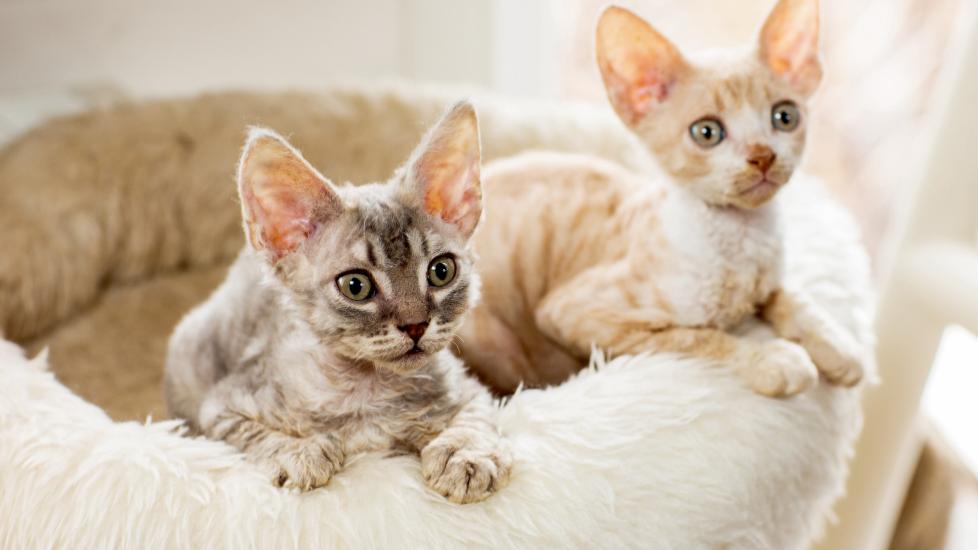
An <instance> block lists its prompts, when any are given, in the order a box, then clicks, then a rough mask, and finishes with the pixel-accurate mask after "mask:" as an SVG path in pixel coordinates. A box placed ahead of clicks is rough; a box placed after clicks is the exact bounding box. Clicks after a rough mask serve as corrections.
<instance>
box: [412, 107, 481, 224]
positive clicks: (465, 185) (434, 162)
mask: <svg viewBox="0 0 978 550" xmlns="http://www.w3.org/2000/svg"><path fill="white" fill-rule="evenodd" d="M480 164H481V153H480V148H479V126H478V121H477V120H476V116H475V111H474V110H473V109H472V106H471V105H468V104H460V105H459V106H456V107H455V108H454V109H453V110H452V111H451V112H449V114H448V115H446V116H445V118H444V119H443V120H442V122H441V123H440V124H439V125H438V127H437V128H436V129H435V131H434V133H433V134H432V137H431V140H430V142H429V143H428V145H427V146H426V148H425V150H424V151H423V152H422V154H421V156H420V158H419V159H418V161H417V163H416V164H415V178H416V179H417V180H418V181H419V182H420V183H421V185H422V186H423V189H424V191H423V193H424V196H423V204H424V209H425V211H426V212H428V214H431V215H432V216H436V217H438V218H440V219H442V220H443V221H445V222H447V223H450V224H452V225H454V226H455V227H456V228H458V230H459V231H460V232H461V233H462V234H463V235H465V236H466V237H468V236H470V235H471V234H472V232H473V231H475V227H476V225H478V223H479V217H480V216H481V214H482V186H481V181H480Z"/></svg>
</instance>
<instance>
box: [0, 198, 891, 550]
mask: <svg viewBox="0 0 978 550" xmlns="http://www.w3.org/2000/svg"><path fill="white" fill-rule="evenodd" d="M784 200H786V201H787V203H788V205H787V208H788V215H787V216H786V219H787V220H788V221H789V222H790V225H791V227H790V230H789V246H788V251H789V254H788V272H789V274H790V277H791V278H792V279H793V281H794V282H795V283H796V284H800V285H803V286H804V287H805V288H807V289H808V290H810V291H811V292H812V293H813V295H814V296H815V297H816V299H818V300H819V301H820V302H821V303H822V304H823V305H825V306H826V307H828V308H830V310H831V312H832V313H833V314H834V315H835V316H836V318H837V319H839V320H840V321H841V322H843V323H845V325H846V326H848V327H849V328H850V329H851V330H852V331H853V333H854V334H855V336H856V337H857V338H858V339H859V340H860V341H861V342H862V343H863V344H864V345H865V346H866V350H867V355H868V354H869V350H870V349H871V345H872V338H871V336H870V318H869V312H870V310H871V297H870V292H869V277H868V268H867V261H866V258H865V257H864V255H863V253H862V251H861V248H860V246H859V244H858V238H857V234H856V230H855V228H854V225H853V224H852V222H851V220H850V219H849V217H848V216H847V215H845V214H844V213H842V212H841V211H840V210H839V209H837V208H836V207H835V206H832V205H831V203H829V202H828V201H827V200H826V199H825V197H824V196H822V192H821V191H820V189H819V188H817V187H815V186H811V185H807V184H804V182H797V181H796V182H794V183H793V184H792V186H791V187H790V188H789V190H788V191H787V192H786V196H785V197H784ZM764 330H765V329H763V327H754V329H752V332H763V331H764ZM859 394H860V392H859V390H858V389H857V390H845V389H839V388H834V387H830V386H827V385H826V384H824V383H823V384H820V385H819V386H818V387H817V388H815V389H813V390H811V391H809V392H806V393H805V394H803V395H800V396H797V397H795V398H792V399H787V400H775V399H768V398H764V397H760V396H757V395H754V394H753V393H751V391H750V390H748V389H747V388H746V387H745V386H744V385H743V384H742V382H741V381H740V380H739V378H737V377H736V376H735V375H733V374H732V373H730V372H728V371H727V370H725V369H724V368H723V367H722V365H709V364H706V363H704V362H702V361H697V360H691V359H681V358H677V357H670V356H655V357H644V358H643V357H636V358H629V357H624V358H619V359H616V360H614V361H611V362H609V363H608V364H605V365H601V366H599V367H598V368H597V369H594V370H591V371H588V372H584V373H582V374H580V375H579V376H577V377H576V378H574V379H572V380H570V381H569V382H567V383H565V384H563V385H561V386H559V387H555V388H551V389H548V390H542V391H541V390H534V391H525V392H522V393H520V394H518V395H516V396H515V397H513V398H512V399H511V400H510V401H509V402H508V403H507V404H506V405H505V406H504V408H503V411H502V415H501V423H502V430H503V432H504V433H505V434H506V436H507V437H509V438H510V440H511V441H512V444H513V449H514V453H515V456H516V463H515V465H514V470H513V477H512V482H511V484H510V485H509V486H508V487H507V488H506V489H505V490H503V491H501V492H500V493H499V494H498V495H496V496H493V497H492V498H490V499H489V500H487V501H485V502H482V503H478V504H472V505H466V506H457V505H453V504H450V503H448V502H447V501H445V500H443V499H442V498H441V497H439V496H437V495H435V494H433V493H431V492H430V491H428V490H427V489H426V488H425V485H424V483H423V481H422V479H421V475H420V472H419V465H418V461H417V459H415V458H412V457H394V458H385V457H381V456H369V457H364V458H361V459H360V460H356V461H355V462H354V463H353V464H351V465H350V466H349V467H347V468H346V469H345V470H344V471H343V472H342V473H340V474H339V475H338V476H337V477H336V478H335V479H334V480H333V481H332V482H331V483H330V484H329V486H328V487H326V488H325V489H322V490H317V491H314V492H311V493H307V494H298V493H291V492H288V491H285V490H280V489H276V488H275V487H273V486H272V484H271V483H269V482H268V480H267V479H265V477H263V476H262V475H261V474H259V472H258V471H257V470H256V469H254V468H253V467H251V466H250V465H248V464H247V463H245V462H244V461H243V460H242V458H241V457H240V455H238V454H236V453H235V452H234V451H233V450H232V449H231V448H229V447H228V446H226V445H224V444H222V443H218V442H212V441H206V440H202V439H196V440H192V439H187V438H183V437H180V436H179V435H178V433H177V424H175V423H173V422H148V423H146V424H138V423H132V422H128V423H113V422H112V421H111V420H110V419H109V418H108V417H107V416H106V415H105V414H104V413H103V412H102V411H101V410H100V409H98V408H97V407H95V406H93V405H90V404H88V403H86V402H84V401H82V400H81V399H80V398H78V397H77V396H75V395H73V394H72V393H71V392H69V391H68V390H67V389H66V388H65V387H64V386H62V385H61V384H60V383H58V381H57V380H55V379H54V377H53V376H52V375H51V374H50V373H48V372H47V371H46V370H45V359H44V358H43V357H38V358H35V359H33V360H27V359H25V358H24V357H23V353H22V352H21V350H20V349H19V348H17V347H16V346H14V345H13V344H9V343H5V342H2V341H0V547H2V548H17V549H20V548H117V547H125V548H208V549H210V548H234V549H241V548H334V547H335V548H449V547H459V548H461V547H466V548H470V547H494V548H498V547H519V548H530V547H536V548H542V547H547V548H573V547H579V548H599V547H600V548H625V547H630V548H684V549H686V548H719V547H723V548H777V549H784V548H803V547H806V546H808V544H809V543H810V541H811V539H812V538H813V537H814V536H816V535H817V533H818V532H819V531H820V529H821V526H822V524H823V523H824V521H825V519H826V518H827V517H828V515H829V511H830V508H831V505H832V503H833V501H834V500H835V499H836V498H837V497H838V496H839V495H840V494H841V493H842V491H843V487H844V480H845V474H846V459H847V457H848V454H849V453H850V450H851V445H852V443H853V441H854V439H855V437H856V435H857V433H858V430H859V425H860V413H859Z"/></svg>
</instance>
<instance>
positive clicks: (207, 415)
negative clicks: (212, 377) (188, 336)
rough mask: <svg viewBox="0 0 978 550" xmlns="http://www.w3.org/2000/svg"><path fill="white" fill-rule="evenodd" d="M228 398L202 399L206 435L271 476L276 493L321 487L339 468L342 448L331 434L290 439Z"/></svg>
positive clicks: (248, 405) (251, 405)
mask: <svg viewBox="0 0 978 550" xmlns="http://www.w3.org/2000/svg"><path fill="white" fill-rule="evenodd" d="M237 395H241V394H237ZM228 397H229V396H228V395H227V394H223V395H222V392H217V393H213V394H211V395H209V396H208V398H207V399H205V401H204V404H203V406H202V407H201V415H200V424H201V427H202V429H203V432H204V434H205V435H206V436H207V437H210V438H212V439H223V440H224V441H226V442H228V443H229V444H231V445H233V446H234V447H237V448H238V449H240V450H241V451H242V452H244V453H245V455H246V456H247V457H248V458H249V459H250V460H252V461H253V462H255V463H257V464H259V465H260V466H263V467H264V468H266V469H267V470H269V471H270V472H269V473H270V474H271V476H272V480H273V481H274V482H275V483H276V484H277V485H279V486H280V487H286V488H296V489H300V490H302V491H308V490H311V489H315V488H317V487H322V486H324V485H326V484H327V483H329V480H330V478H332V477H333V475H334V474H335V473H336V472H338V471H339V470H340V468H342V467H343V462H344V460H345V453H344V450H343V447H342V445H341V444H340V442H339V440H338V439H336V438H335V437H333V436H332V435H331V434H329V433H314V434H312V435H308V436H307V435H301V434H299V433H294V432H292V433H290V431H287V430H285V429H283V428H282V427H279V426H277V425H274V424H273V423H272V422H270V421H267V420H265V419H264V418H262V417H261V416H260V415H259V414H256V410H255V407H254V403H253V402H252V403H234V398H233V397H232V398H231V399H230V400H229V399H228ZM238 399H239V400H240V399H242V398H241V397H239V398H238ZM244 399H248V398H247V397H244ZM249 401H250V400H249ZM242 405H244V406H242ZM245 411H247V412H245Z"/></svg>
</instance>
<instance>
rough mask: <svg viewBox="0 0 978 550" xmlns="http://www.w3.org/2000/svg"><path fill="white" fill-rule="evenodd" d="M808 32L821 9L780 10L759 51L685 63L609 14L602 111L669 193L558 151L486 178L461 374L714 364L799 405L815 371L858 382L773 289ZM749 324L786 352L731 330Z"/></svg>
mask: <svg viewBox="0 0 978 550" xmlns="http://www.w3.org/2000/svg"><path fill="white" fill-rule="evenodd" d="M817 30H818V5H817V2H816V0H781V2H780V3H779V4H778V5H777V6H776V7H775V8H774V11H773V12H772V14H771V15H770V17H769V18H768V20H767V22H766V23H765V25H764V27H763V29H762V31H761V35H760V44H759V49H757V50H752V51H748V52H736V53H732V52H720V53H721V54H722V55H716V54H715V55H709V56H705V57H703V58H695V59H690V58H686V57H684V56H682V55H681V54H680V52H679V51H678V50H677V49H676V47H675V46H673V45H672V44H671V43H670V42H669V41H668V40H666V39H665V38H664V37H662V36H661V35H660V34H659V33H657V32H656V31H655V30H654V29H653V28H652V27H650V26H649V25H648V24H647V23H645V22H644V21H643V20H641V19H640V18H638V17H637V16H636V15H634V14H632V13H631V12H628V11H626V10H624V9H621V8H616V7H611V8H608V9H607V10H606V11H605V12H604V14H603V15H602V17H601V20H600V22H599V24H598V32H597V53H598V56H597V57H598V63H599V66H600V68H601V72H602V75H603V77H604V81H605V85H606V87H607V89H608V96H609V98H610V100H611V103H612V105H613V106H614V108H615V111H616V112H617V113H618V115H619V116H620V118H621V119H622V120H623V121H624V122H625V123H626V125H627V126H628V127H629V128H630V129H631V130H632V131H633V133H634V134H635V135H636V136H637V137H638V138H639V139H640V140H641V141H642V142H643V143H644V144H645V145H646V146H647V147H648V150H649V151H650V152H651V153H652V155H653V157H655V158H656V160H658V162H659V164H660V165H661V166H662V168H663V169H664V171H665V172H666V173H667V174H668V175H669V178H670V179H671V180H672V181H671V182H661V181H658V180H650V179H649V178H648V177H641V176H637V175H632V174H629V173H626V172H625V171H623V170H622V169H619V168H616V167H615V166H613V165H611V164H608V163H604V162H601V161H598V160H595V159H592V158H588V157H577V156H568V155H558V154H551V155H546V154H534V155H526V156H523V157H518V158H515V159H511V160H508V161H504V162H500V163H498V164H496V165H493V166H491V167H490V168H488V169H487V170H486V189H487V192H486V194H487V201H488V208H487V211H488V212H489V215H488V217H487V219H486V223H485V224H484V225H483V227H482V229H481V230H480V231H479V234H478V235H477V243H476V250H477V251H478V253H479V255H480V260H479V270H480V272H481V273H482V276H483V282H484V287H483V289H484V293H483V301H482V303H481V305H479V306H478V307H477V309H476V310H475V312H474V313H473V315H472V316H471V317H470V318H469V320H468V321H467V323H466V325H465V326H464V327H463V330H462V331H461V333H460V334H461V335H462V337H463V343H464V349H463V356H464V357H465V359H466V362H467V363H468V364H469V365H470V366H471V368H473V369H474V370H475V371H476V372H477V373H478V374H479V375H480V376H481V377H482V378H483V379H484V380H485V381H487V382H489V383H490V384H492V385H493V386H495V387H496V388H497V389H500V390H502V391H512V390H513V389H514V388H515V387H516V386H517V385H518V384H519V383H521V382H523V383H526V384H530V385H541V384H550V383H557V382H560V381H561V380H563V379H564V378H566V377H567V376H568V375H569V374H571V373H573V372H575V371H576V370H578V369H579V368H580V366H581V365H582V364H583V361H584V360H585V359H586V358H587V356H588V354H589V352H590V349H591V345H592V343H593V344H596V345H597V346H599V347H600V348H604V349H605V350H608V351H610V352H612V353H615V354H619V353H638V352H643V351H673V352H683V353H691V354H694V355H698V356H705V357H710V358H714V359H719V360H722V361H724V363H726V364H730V365H732V366H733V367H734V368H735V369H736V370H737V371H738V372H740V373H741V374H742V375H743V376H744V377H745V378H746V380H747V381H748V383H749V384H750V385H751V387H753V388H754V389H755V390H757V391H758V392H760V393H763V394H766V395H790V394H794V393H797V392H800V391H802V390H804V389H805V388H806V387H808V386H810V385H811V384H813V383H814V382H815V381H816V379H817V376H818V371H821V372H822V373H823V374H824V375H825V376H826V378H827V379H828V380H830V381H831V382H834V383H841V384H844V385H852V384H855V383H857V382H858V381H859V380H860V378H861V377H862V369H861V364H860V357H859V356H858V347H857V346H856V345H855V342H853V341H852V340H851V338H850V337H849V336H848V335H847V334H846V333H845V332H844V331H843V329H842V328H841V327H838V326H836V325H835V324H833V323H832V322H831V320H830V319H829V318H828V317H827V316H826V315H825V314H824V313H823V312H822V311H820V310H819V309H818V308H817V307H815V306H814V305H813V304H811V303H810V301H809V300H808V299H807V298H806V297H805V295H804V293H803V292H802V289H788V288H785V287H784V286H783V285H782V274H781V268H782V234H781V227H780V224H781V223H782V220H781V219H780V217H779V208H778V202H777V199H776V197H775V195H776V194H777V191H778V190H779V189H780V188H781V187H782V186H783V185H785V184H786V183H788V180H789V178H790V177H791V175H792V173H793V171H794V169H795V167H796V166H797V164H798V162H799V159H800V157H801V154H802V150H803V148H804V142H805V122H806V114H807V113H806V101H807V100H808V98H809V96H810V95H811V94H812V92H813V91H814V90H815V88H816V86H817V84H818V82H819V79H820V76H821V69H820V64H819V61H818V53H817V34H818V33H817ZM787 221H788V223H790V220H787ZM754 314H760V315H761V316H762V317H763V318H764V319H765V320H767V321H768V322H769V323H770V324H771V326H772V327H773V328H774V330H775V331H776V332H777V333H778V334H779V335H780V336H782V338H783V339H775V340H772V341H766V342H758V341H755V340H748V339H744V338H739V337H736V336H733V335H731V334H730V333H729V332H728V331H730V330H731V329H734V327H736V326H737V325H739V324H740V323H741V322H742V321H743V320H744V319H745V318H746V317H748V316H752V315H754ZM806 351H807V353H806ZM813 362H814V363H813ZM816 368H817V370H816Z"/></svg>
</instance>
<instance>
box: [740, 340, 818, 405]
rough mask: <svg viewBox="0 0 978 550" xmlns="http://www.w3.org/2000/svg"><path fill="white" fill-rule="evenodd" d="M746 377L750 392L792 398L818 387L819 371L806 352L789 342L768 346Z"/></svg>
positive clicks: (772, 343) (764, 347)
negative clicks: (751, 390) (816, 384)
mask: <svg viewBox="0 0 978 550" xmlns="http://www.w3.org/2000/svg"><path fill="white" fill-rule="evenodd" d="M751 363H752V364H750V365H747V366H746V369H745V370H744V372H743V374H744V376H745V377H746V378H747V381H748V383H749V384H750V386H751V388H752V389H753V390H754V391H756V392H757V393H760V394H762V395H766V396H768V397H790V396H792V395H797V394H799V393H801V392H803V391H805V390H807V389H808V388H810V387H812V386H814V385H815V383H816V382H817V381H818V370H817V369H816V368H815V364H814V363H812V360H811V358H810V357H809V356H808V353H806V352H805V350H804V349H803V348H802V347H801V346H799V345H797V344H793V343H791V342H788V341H787V340H774V341H772V342H769V343H766V344H765V345H764V346H763V348H762V351H761V353H760V354H759V355H758V357H756V359H755V360H754V361H752V362H751Z"/></svg>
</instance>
